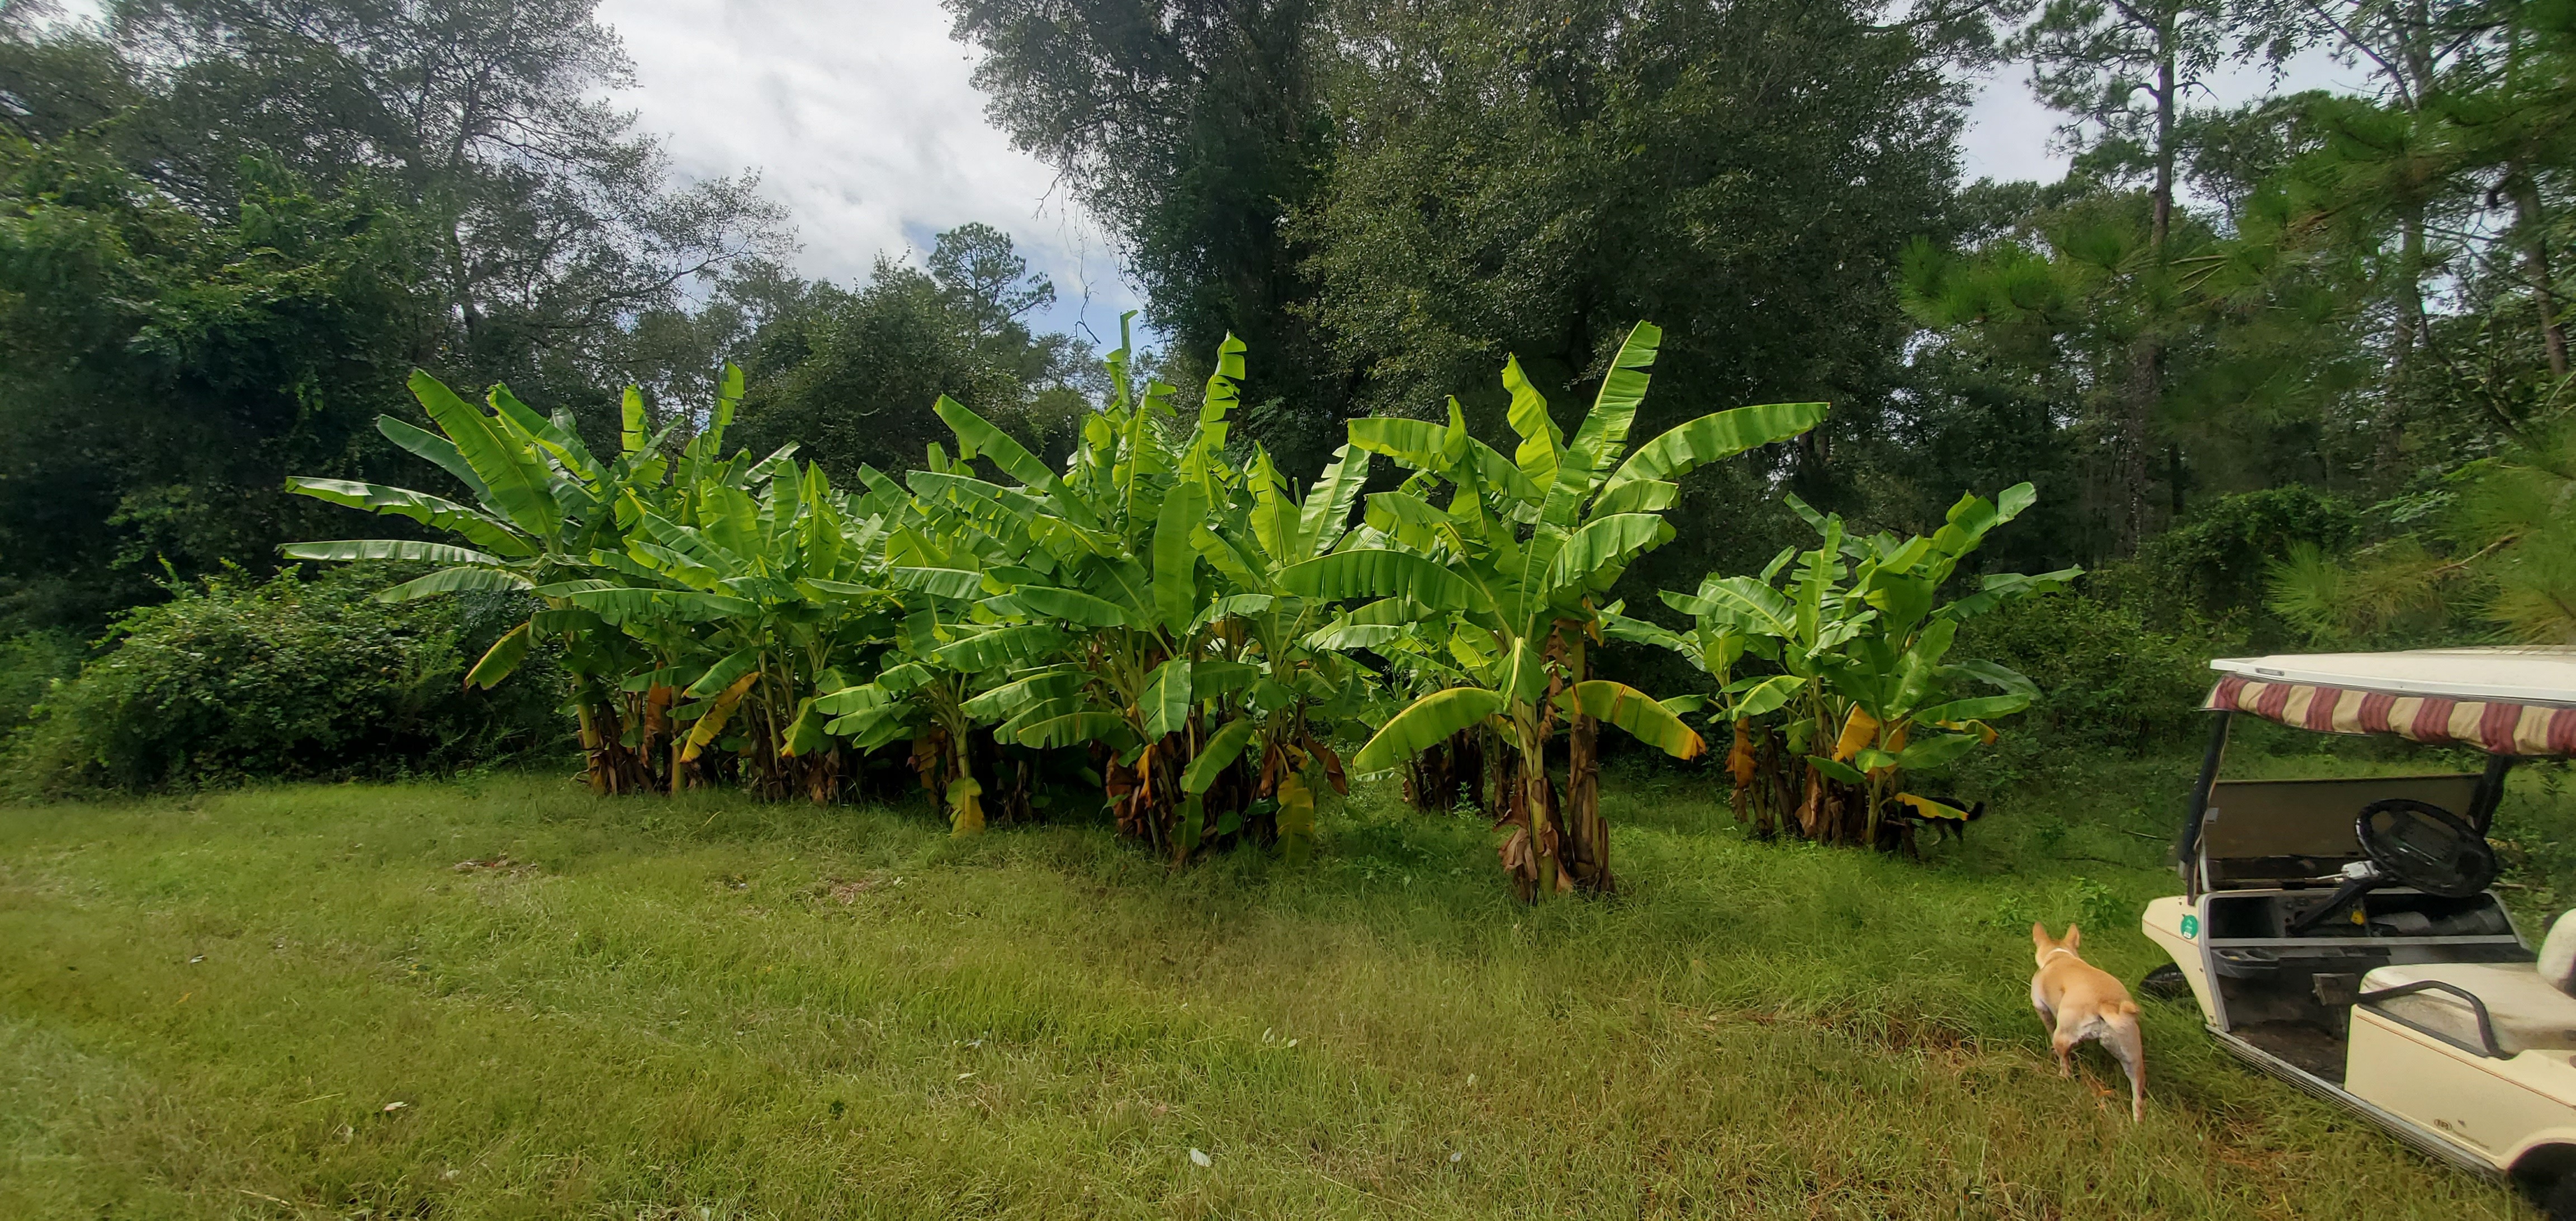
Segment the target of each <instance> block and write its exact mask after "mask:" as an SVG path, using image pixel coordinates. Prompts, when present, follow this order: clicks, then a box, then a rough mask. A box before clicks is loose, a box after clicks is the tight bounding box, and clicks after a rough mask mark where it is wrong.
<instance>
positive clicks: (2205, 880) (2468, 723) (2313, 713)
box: [2178, 648, 2576, 896]
mask: <svg viewBox="0 0 2576 1221" xmlns="http://www.w3.org/2000/svg"><path fill="white" fill-rule="evenodd" d="M2209 666H2210V668H2211V669H2213V670H2216V671H2218V672H2219V674H2220V678H2219V680H2218V684H2217V685H2216V686H2215V687H2212V688H2211V689H2210V692H2209V699H2208V700H2207V702H2206V703H2204V704H2203V705H2202V706H2203V707H2204V708H2205V709H2207V710H2208V711H2210V712H2213V713H2216V714H2217V716H2216V717H2215V719H2214V724H2212V725H2211V727H2210V739H2209V750H2208V754H2207V755H2206V756H2205V757H2204V758H2203V760H2202V764H2201V775H2200V782H2199V783H2198V784H2197V785H2196V786H2194V788H2193V791H2192V802H2191V812H2190V816H2189V818H2188V820H2187V821H2186V822H2185V824H2184V827H2183V833H2182V839H2181V842H2180V843H2179V845H2178V847H2179V848H2180V850H2181V851H2180V860H2179V864H2180V865H2181V867H2182V869H2183V873H2184V877H2185V879H2186V881H2187V882H2188V884H2189V887H2190V890H2191V893H2192V894H2193V895H2195V896H2197V895H2198V894H2200V893H2201V892H2202V891H2203V890H2207V889H2234V888H2238V887H2245V886H2265V885H2274V884H2278V883H2280V882H2282V881H2284V880H2287V879H2292V878H2312V877H2317V876H2320V875H2324V874H2330V873H2333V872H2334V871H2336V870H2338V869H2341V868H2343V867H2344V866H2346V865H2348V864H2350V863H2352V862H2353V861H2355V860H2357V859H2359V858H2360V856H2361V855H2362V849H2361V845H2360V843H2359V842H2358V839H2357V838H2356V835H2355V832H2354V826H2353V819H2354V815H2355V813H2356V812H2357V811H2358V810H2359V809H2360V808H2361V807H2362V806H2363V805H2364V804H2365V803H2367V802H2370V801H2373V800H2385V799H2392V798H2403V799H2409V800H2413V801H2420V802H2424V803H2427V804H2430V805H2433V806H2436V807H2439V808H2441V809H2445V810H2451V811H2456V812H2458V813H2459V814H2461V815H2462V816H2463V817H2464V818H2465V819H2466V821H2467V822H2468V824H2469V825H2470V826H2471V827H2472V828H2474V830H2475V831H2476V833H2477V834H2479V835H2484V834H2485V832H2486V829H2487V825H2488V823H2489V822H2490V821H2491V820H2492V819H2493V817H2494V814H2495V807H2496V802H2497V801H2498V800H2499V799H2500V798H2502V796H2503V794H2504V773H2505V769H2506V768H2507V767H2509V766H2511V764H2512V761H2513V760H2514V759H2516V758H2563V757H2567V756H2569V755H2576V649H2560V648H2490V649H2419V650H2415V651H2411V652H2403V653H2315V654H2295V655H2283V656H2274V657H2231V658H2221V659H2219V660H2217V661H2213V662H2211V663H2209ZM2238 714H2244V715H2250V716H2256V717H2261V718H2262V719H2264V720H2267V721H2274V722H2278V723H2280V724H2283V725H2288V726H2291V727H2293V728H2297V729H2307V730H2313V731H2315V732H2318V733H2344V734H2384V735H2390V736H2395V737H2401V738H2406V739H2408V740H2410V741H2415V742H2422V743H2426V744H2430V745H2444V746H2470V747H2475V748H2477V749H2478V750H2481V751H2484V752H2485V753H2486V754H2487V755H2488V765H2487V767H2486V769H2485V773H2484V774H2483V775H2479V776H2465V775H2463V776H2409V777H2387V776H2383V777H2370V778H2359V779H2348V780H2287V781H2280V780H2275V781H2243V780H2229V781H2222V780H2220V779H2219V778H2218V771H2219V765H2220V762H2221V760H2222V758H2223V757H2224V755H2225V753H2226V744H2227V731H2228V725H2229V722H2230V720H2231V718H2233V717H2234V716H2236V715H2238Z"/></svg>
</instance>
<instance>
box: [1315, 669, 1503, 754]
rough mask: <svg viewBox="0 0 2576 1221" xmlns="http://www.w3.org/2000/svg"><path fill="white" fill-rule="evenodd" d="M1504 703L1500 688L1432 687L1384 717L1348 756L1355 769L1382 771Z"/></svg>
mask: <svg viewBox="0 0 2576 1221" xmlns="http://www.w3.org/2000/svg"><path fill="white" fill-rule="evenodd" d="M1504 707H1506V704H1505V701H1504V699H1503V696H1502V694H1501V693H1500V692H1496V691H1487V690H1485V689H1484V688H1482V687H1451V688H1449V689H1447V690H1445V691H1434V692H1432V693H1431V694H1429V695H1426V696H1423V697H1422V698H1421V699H1418V700H1415V701H1413V703H1412V704H1411V705H1409V706H1407V707H1406V708H1405V710H1404V711H1402V712H1399V713H1397V714H1395V715H1394V716H1392V717H1390V718H1388V719H1387V722H1386V724H1385V725H1383V726H1381V727H1379V729H1378V731H1377V733H1376V734H1375V735H1373V736H1372V737H1370V738H1369V740H1368V745H1366V746H1362V747H1361V748H1360V751H1359V753H1358V754H1356V755H1353V756H1351V763H1350V767H1351V770H1352V771H1355V772H1382V771H1385V770H1387V769H1388V768H1391V767H1394V766H1395V765H1397V764H1399V763H1402V762H1404V761H1405V760H1407V759H1410V758H1412V757H1414V756H1415V755H1418V754H1421V753H1422V752H1423V751H1425V750H1428V749H1430V748H1431V747H1434V746H1437V745H1439V744H1440V743H1442V742H1446V741H1448V740H1449V737H1450V735H1452V734H1455V733H1457V732H1458V731H1459V730H1461V729H1465V728H1467V727H1469V726H1471V725H1476V724H1480V723H1482V722H1483V721H1484V719H1485V718H1486V717H1489V716H1493V715H1495V714H1497V713H1500V712H1501V711H1502V710H1503V709H1504Z"/></svg>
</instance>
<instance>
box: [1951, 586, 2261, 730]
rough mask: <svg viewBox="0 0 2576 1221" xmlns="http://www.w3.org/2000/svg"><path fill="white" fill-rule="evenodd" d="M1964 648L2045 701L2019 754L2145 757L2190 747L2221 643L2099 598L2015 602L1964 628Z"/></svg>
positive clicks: (2029, 721)
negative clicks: (2159, 624)
mask: <svg viewBox="0 0 2576 1221" xmlns="http://www.w3.org/2000/svg"><path fill="white" fill-rule="evenodd" d="M1958 648H1959V649H1960V651H1962V652H1963V653H1966V654H1968V655H1970V656H1975V657H1990V658H1993V659H1994V660H1996V661H1998V662H2001V663H2002V664H2004V665H2006V666H2010V667H2011V668H2013V669H2015V670H2018V671H2020V672H2021V673H2022V674H2024V675H2027V676H2028V677H2029V678H2030V680H2031V681H2032V682H2033V683H2034V684H2036V685H2037V686H2038V689H2039V695H2038V698H2037V700H2036V701H2034V702H2033V703H2032V704H2031V707H2030V711H2029V712H2028V713H2027V714H2026V715H2025V716H2024V717H2023V719H2022V721H2021V724H2020V732H2018V733H2012V734H2006V735H2005V736H2004V739H2003V741H2004V742H2005V743H2006V744H2008V752H2009V750H2010V744H2016V743H2017V744H2018V745H2019V746H2020V747H2021V748H2022V750H2021V751H2020V752H2018V753H2023V754H2028V753H2032V752H2044V751H2051V750H2058V749H2080V750H2083V751H2086V752H2088V753H2098V752H2100V751H2102V750H2105V749H2108V750H2118V751H2144V750H2148V749H2151V748H2153V747H2156V746H2160V745H2165V744H2169V743H2173V742H2178V741H2184V740H2188V739H2189V738H2190V737H2191V735H2192V734H2193V733H2195V732H2196V731H2197V730H2198V729H2199V727H2200V722H2199V720H2198V718H2197V717H2196V716H2195V715H2194V714H2195V712H2196V711H2197V710H2198V708H2199V707H2200V701H2201V697H2202V696H2203V695H2205V694H2206V693H2207V692H2208V690H2209V683H2210V674H2209V669H2208V662H2209V658H2210V657H2211V656H2213V655H2214V652H2215V642H2213V641H2212V640H2211V639H2209V638H2206V637H2200V636H2192V635H2180V634H2175V633H2172V632H2165V631H2158V630H2156V629H2155V628H2152V627H2150V626H2149V625H2148V624H2147V622H2146V621H2145V620H2144V619H2143V618H2141V617H2140V616H2139V614H2138V612H2137V611H2136V610H2135V609H2133V608H2132V607H2131V606H2129V605H2127V604H2124V603H2121V602H2115V601H2112V600H2110V599H2107V598H2104V597H2101V596H2098V595H2095V594H2090V593H2078V592H2068V593H2055V594H2048V595H2044V596H2041V597H2036V598H2027V599H2024V600H2022V601H2019V602H2015V603H2011V604H2008V605H2006V606H2004V607H2003V608H2001V609H1999V610H1997V611H1996V612H1994V613H1993V614H1991V615H1987V616H1984V617H1983V618H1979V619H1976V620H1973V621H1971V622H1969V623H1968V624H1966V625H1965V626H1964V627H1962V628H1961V629H1960V632H1959V643H1958Z"/></svg>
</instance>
